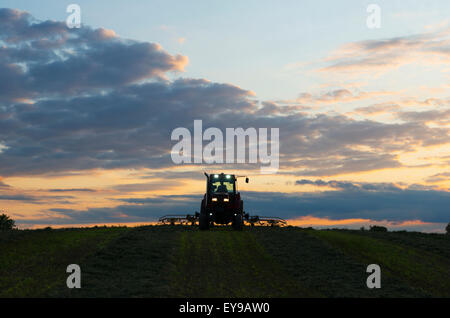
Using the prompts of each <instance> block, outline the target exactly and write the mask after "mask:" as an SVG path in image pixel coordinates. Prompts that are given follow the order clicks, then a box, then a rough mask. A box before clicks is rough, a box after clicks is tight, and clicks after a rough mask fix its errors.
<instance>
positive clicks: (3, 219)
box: [0, 214, 16, 231]
mask: <svg viewBox="0 0 450 318" xmlns="http://www.w3.org/2000/svg"><path fill="white" fill-rule="evenodd" d="M15 226H16V224H15V222H14V220H13V219H11V218H10V217H9V216H7V215H6V214H1V215H0V231H6V230H12V229H13V228H14V227H15Z"/></svg>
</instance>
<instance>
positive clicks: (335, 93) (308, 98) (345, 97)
mask: <svg viewBox="0 0 450 318" xmlns="http://www.w3.org/2000/svg"><path fill="white" fill-rule="evenodd" d="M391 94H395V93H394V92H383V91H379V92H376V91H374V92H364V91H355V92H353V91H350V90H348V89H344V88H340V89H335V90H330V91H326V92H322V93H320V94H318V95H313V94H310V93H301V94H300V95H299V96H298V98H297V99H296V101H297V102H299V103H305V104H316V105H319V104H335V103H350V102H355V101H359V100H363V99H369V98H372V99H373V98H376V97H380V96H385V95H391Z"/></svg>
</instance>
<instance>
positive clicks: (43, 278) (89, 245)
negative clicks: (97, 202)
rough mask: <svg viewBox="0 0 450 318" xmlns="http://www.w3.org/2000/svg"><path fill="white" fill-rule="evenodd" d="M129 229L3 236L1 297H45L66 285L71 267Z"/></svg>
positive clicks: (0, 236) (26, 232)
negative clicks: (67, 269)
mask: <svg viewBox="0 0 450 318" xmlns="http://www.w3.org/2000/svg"><path fill="white" fill-rule="evenodd" d="M126 231H127V229H126V228H119V227H117V228H89V229H88V228H87V229H61V230H24V231H11V232H4V233H0V297H44V296H47V295H48V294H49V293H50V292H51V291H52V290H54V289H55V288H57V286H59V285H61V284H64V285H65V281H66V277H67V275H68V274H66V268H67V266H68V265H69V264H79V263H81V262H82V260H83V259H85V258H87V257H88V256H89V255H91V254H93V253H94V252H95V251H97V250H99V249H102V248H104V247H106V245H107V244H108V243H109V242H110V241H111V240H114V239H115V238H117V237H118V236H119V235H121V234H123V233H124V232H126Z"/></svg>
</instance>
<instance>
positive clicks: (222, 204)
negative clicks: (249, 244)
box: [159, 173, 287, 230]
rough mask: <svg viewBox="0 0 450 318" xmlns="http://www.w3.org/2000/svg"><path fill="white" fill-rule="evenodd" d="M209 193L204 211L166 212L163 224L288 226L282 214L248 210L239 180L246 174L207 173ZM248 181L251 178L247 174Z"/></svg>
mask: <svg viewBox="0 0 450 318" xmlns="http://www.w3.org/2000/svg"><path fill="white" fill-rule="evenodd" d="M204 174H205V176H206V193H205V194H204V195H203V199H202V203H201V205H200V213H199V212H195V214H187V215H174V214H171V215H164V216H162V217H160V218H159V223H160V224H170V225H188V224H191V225H197V224H198V225H199V228H200V230H208V229H209V228H210V227H212V226H214V225H215V224H222V225H228V224H230V223H231V224H232V226H233V228H234V229H235V230H242V228H243V226H244V222H245V223H247V224H249V225H250V226H252V227H253V226H255V225H258V226H272V227H273V226H286V225H287V222H286V220H284V219H282V218H279V217H269V216H259V215H251V216H250V215H249V214H248V213H245V212H244V201H243V200H242V199H241V194H240V193H239V192H238V191H237V182H236V181H237V179H238V178H241V177H244V176H236V175H234V174H224V173H221V174H207V173H204ZM245 182H246V183H248V178H247V177H245Z"/></svg>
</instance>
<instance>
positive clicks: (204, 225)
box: [198, 213, 209, 231]
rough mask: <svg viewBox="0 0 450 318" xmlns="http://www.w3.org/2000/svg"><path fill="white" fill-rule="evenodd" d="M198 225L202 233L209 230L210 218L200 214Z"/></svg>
mask: <svg viewBox="0 0 450 318" xmlns="http://www.w3.org/2000/svg"><path fill="white" fill-rule="evenodd" d="M198 225H199V228H200V230H202V231H204V230H209V222H208V216H207V215H206V214H205V213H200V216H199V217H198Z"/></svg>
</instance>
